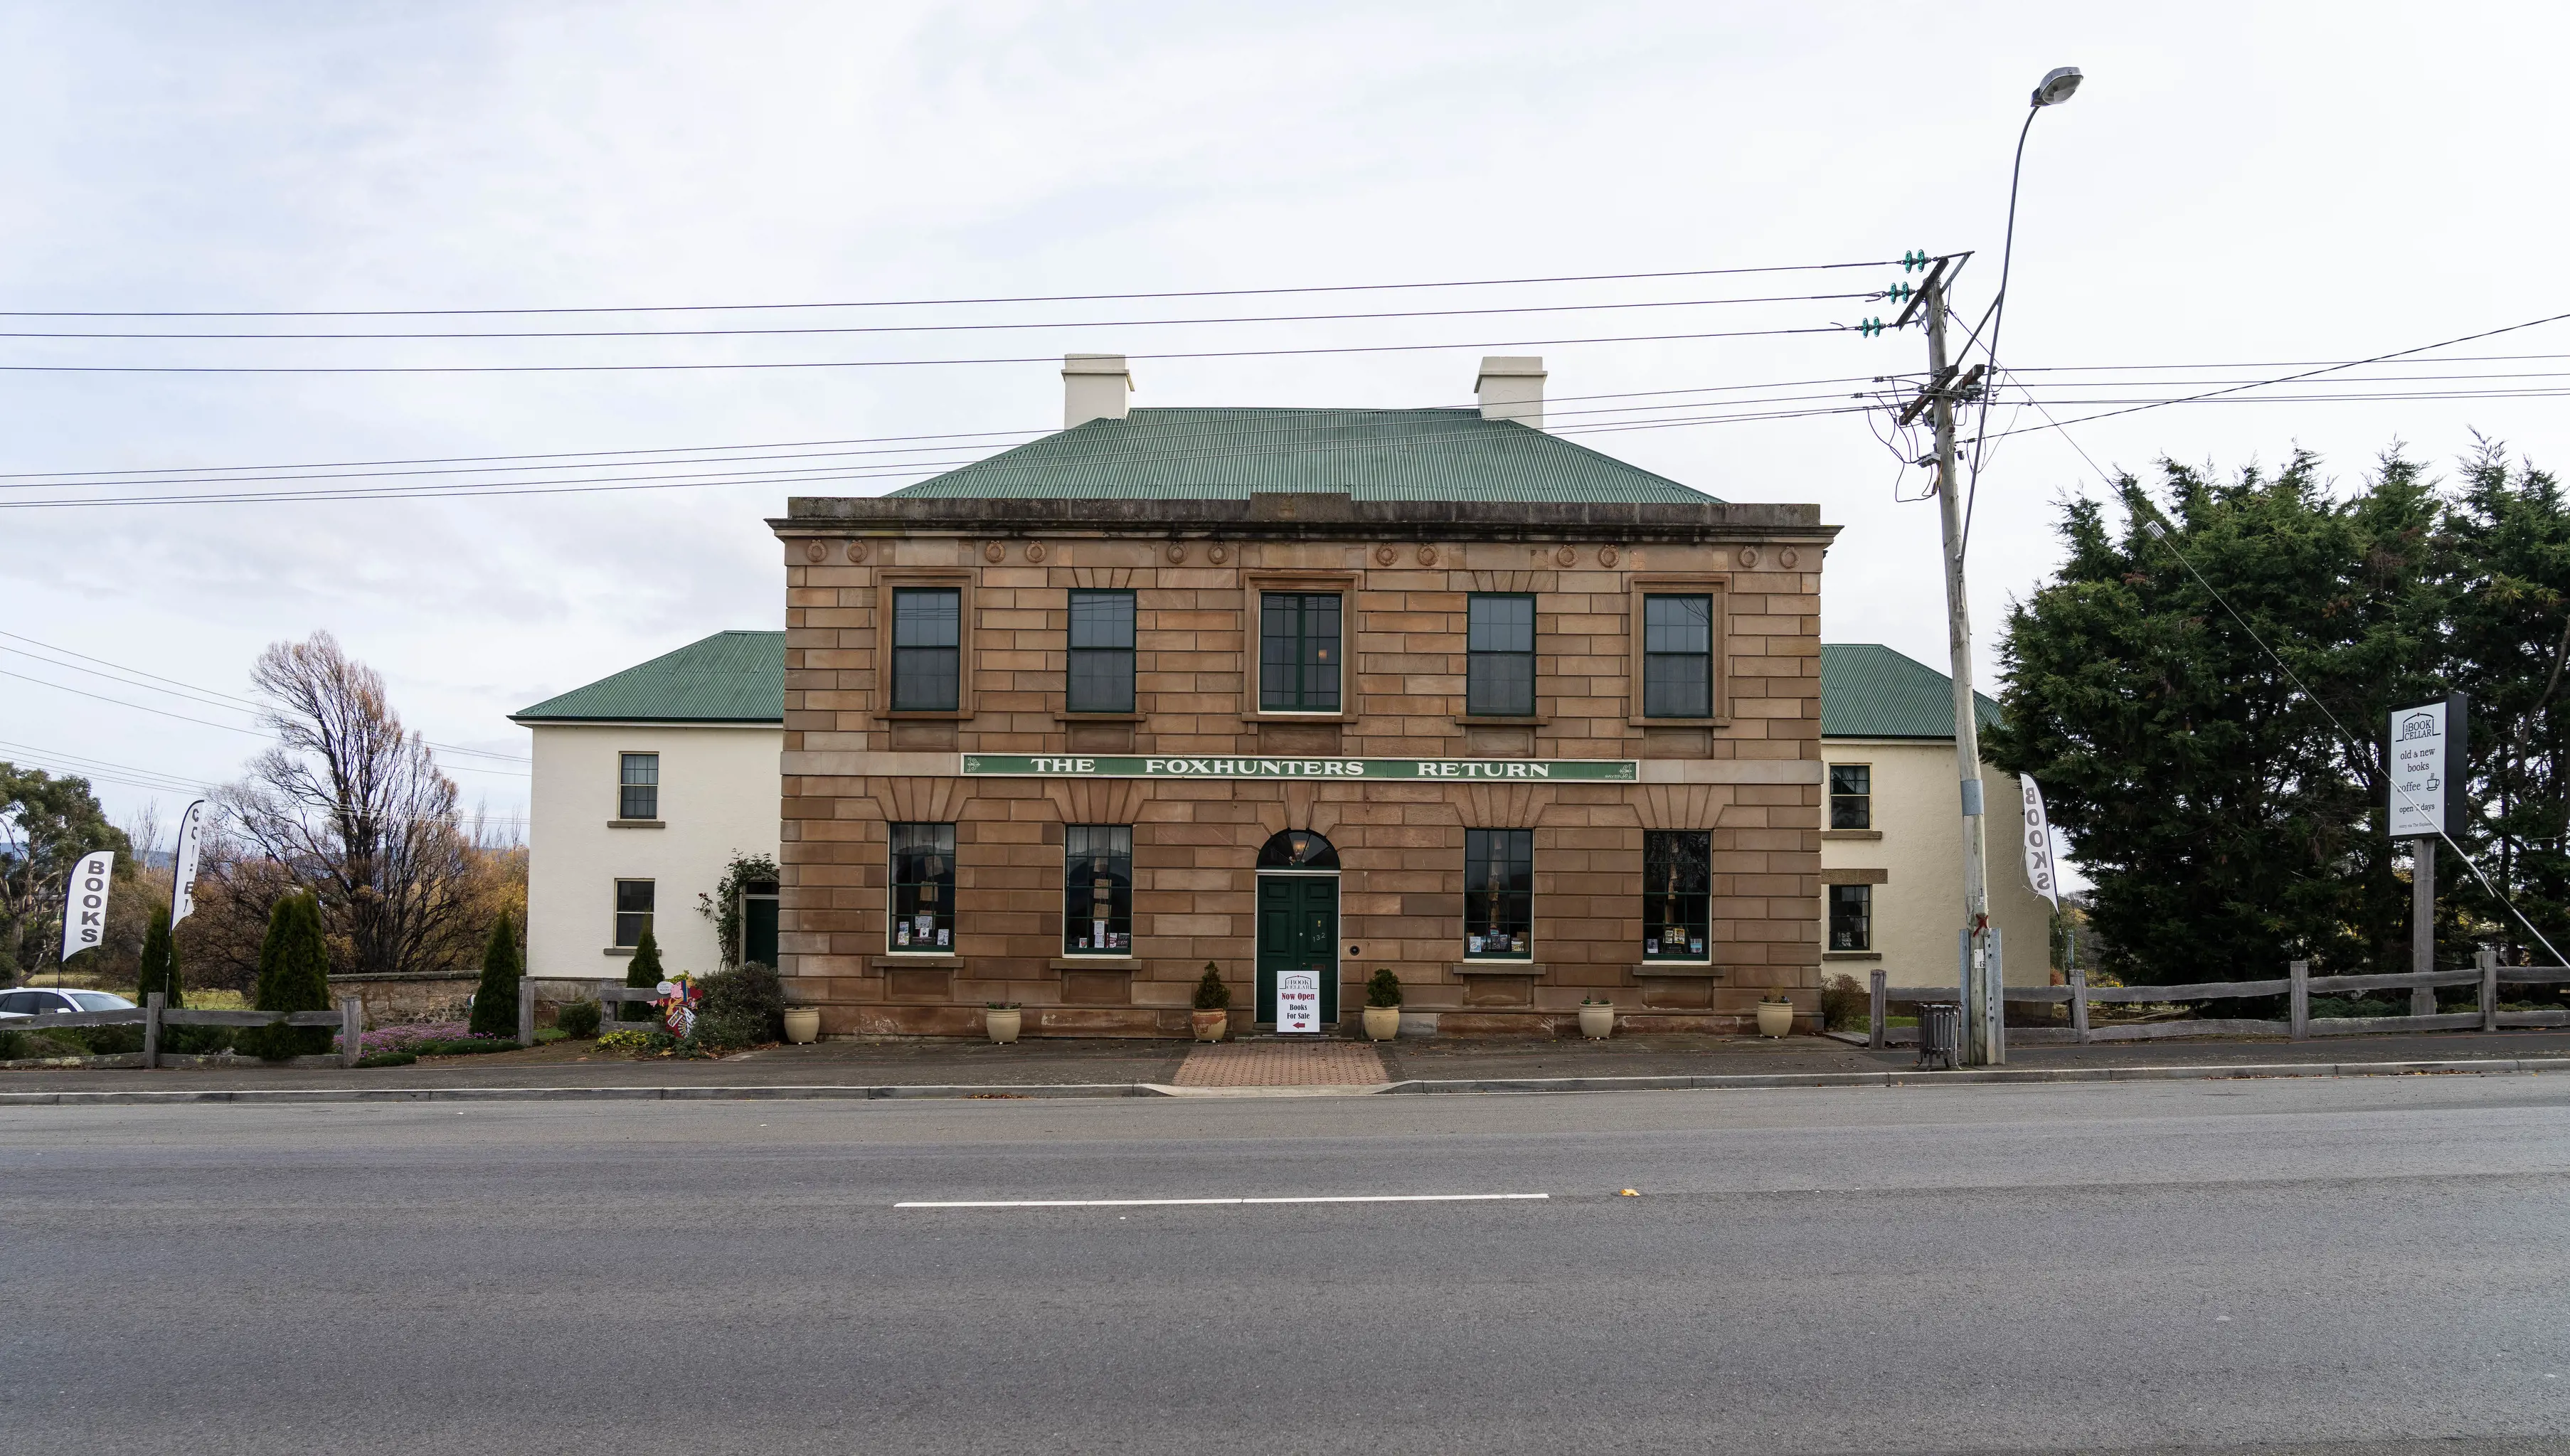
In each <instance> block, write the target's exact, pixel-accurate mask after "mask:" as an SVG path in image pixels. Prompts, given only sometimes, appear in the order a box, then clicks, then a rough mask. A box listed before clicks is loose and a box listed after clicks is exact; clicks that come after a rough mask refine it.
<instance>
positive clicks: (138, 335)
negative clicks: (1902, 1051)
mask: <svg viewBox="0 0 2570 1456" xmlns="http://www.w3.org/2000/svg"><path fill="white" fill-rule="evenodd" d="M1882 296H1883V293H1882V291H1881V290H1880V289H1877V290H1875V291H1872V292H1861V293H1777V294H1769V295H1764V296H1760V297H1754V298H1660V299H1642V300H1638V301H1631V302H1617V303H1522V304H1511V305H1508V306H1505V307H1490V308H1405V309H1394V310H1390V311H1383V312H1371V313H1264V314H1231V315H1224V316H1218V317H1210V318H1065V319H1059V320H1042V321H1034V320H1031V321H1026V322H1004V323H865V324H853V323H852V324H804V325H797V326H794V327H791V328H607V329H576V328H574V329H519V330H509V331H496V330H490V329H479V330H460V331H459V330H448V331H440V332H399V333H395V332H384V331H371V332H362V333H352V332H343V333H276V332H260V333H249V332H228V333H206V332H196V333H170V332H116V333H101V332H65V331H38V330H0V338H44V339H121V340H132V339H213V340H219V341H223V342H242V341H255V340H260V339H274V340H279V341H285V342H311V341H316V340H333V339H337V340H346V339H365V340H376V341H397V340H414V339H526V338H781V337H794V336H800V335H804V334H848V333H993V332H1003V333H1004V332H1012V331H1019V330H1029V329H1045V328H1190V327H1197V326H1201V325H1209V324H1233V323H1351V322H1365V321H1370V320H1374V319H1384V318H1470V317H1489V316H1492V315H1495V314H1501V313H1602V312H1609V311H1615V310H1622V309H1634V308H1714V307H1723V306H1727V305H1736V304H1749V303H1822V302H1838V301H1842V300H1845V299H1850V298H1881V297H1882Z"/></svg>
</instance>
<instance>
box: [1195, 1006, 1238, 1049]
mask: <svg viewBox="0 0 2570 1456" xmlns="http://www.w3.org/2000/svg"><path fill="white" fill-rule="evenodd" d="M1187 1024H1188V1025H1189V1026H1191V1027H1194V1028H1195V1033H1196V1040H1197V1041H1200V1042H1218V1041H1221V1040H1222V1034H1223V1032H1224V1030H1225V1029H1226V1028H1228V1027H1229V1026H1230V1025H1231V1013H1230V1012H1228V1011H1192V1012H1189V1013H1187Z"/></svg>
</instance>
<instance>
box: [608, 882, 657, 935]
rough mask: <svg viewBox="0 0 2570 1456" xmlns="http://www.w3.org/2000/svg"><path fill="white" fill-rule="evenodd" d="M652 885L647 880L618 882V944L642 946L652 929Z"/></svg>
mask: <svg viewBox="0 0 2570 1456" xmlns="http://www.w3.org/2000/svg"><path fill="white" fill-rule="evenodd" d="M651 884H652V882H651V881H649V880H647V879H621V880H618V881H617V882H616V944H618V945H619V946H630V945H641V944H642V932H643V931H645V930H648V929H650V928H651V893H652V892H651Z"/></svg>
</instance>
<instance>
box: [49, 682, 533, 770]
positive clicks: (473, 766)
mask: <svg viewBox="0 0 2570 1456" xmlns="http://www.w3.org/2000/svg"><path fill="white" fill-rule="evenodd" d="M56 666H58V667H61V666H68V665H67V664H56ZM100 676H102V677H104V676H105V675H104V674H101V675H100ZM0 678H15V679H17V680H18V681H19V682H21V683H33V684H35V685H36V686H37V687H39V688H51V689H53V690H54V691H55V692H57V693H69V694H72V695H74V696H75V697H80V698H93V699H96V700H97V701H99V702H101V703H112V704H114V705H116V706H117V707H119V708H131V709H133V710H134V711H135V712H137V713H150V714H157V715H159V716H160V717H162V718H173V719H177V720H178V721H179V722H181V723H193V724H196V725H198V726H199V727H201V728H220V729H222V730H223V731H224V732H227V733H239V734H241V735H243V736H244V737H252V738H265V737H267V736H268V735H267V734H266V733H263V732H260V731H259V730H257V729H256V728H240V727H237V726H235V725H232V724H227V723H214V722H213V721H211V720H209V719H202V718H190V717H189V716H188V715H186V714H184V713H172V712H170V711H169V710H168V709H166V708H154V707H152V706H150V705H149V704H143V703H128V702H126V701H125V700H124V699H122V698H110V697H108V696H107V695H106V694H104V693H92V692H89V691H87V690H86V689H81V688H73V687H70V686H67V685H65V684H62V683H50V682H47V681H46V680H44V679H42V678H30V677H28V676H27V675H26V674H24V673H12V672H10V671H9V670H8V669H6V668H0ZM128 686H131V687H138V688H139V687H141V686H143V685H141V684H139V683H137V684H130V685H128ZM422 741H423V742H425V741H426V740H425V739H422ZM464 751H466V752H471V751H474V750H473V749H465V750H464ZM492 756H495V757H496V756H498V755H496V754H494V755H492ZM444 766H446V767H449V768H453V769H455V770H457V771H459V772H463V773H497V774H501V775H503V776H505V777H509V778H525V777H528V776H529V775H528V774H527V773H526V772H522V771H520V770H518V769H514V768H485V767H483V766H481V765H480V764H478V763H449V764H446V765H444Z"/></svg>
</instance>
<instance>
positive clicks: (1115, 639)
mask: <svg viewBox="0 0 2570 1456" xmlns="http://www.w3.org/2000/svg"><path fill="white" fill-rule="evenodd" d="M1067 707H1068V709H1069V711H1070V712H1072V713H1131V712H1132V711H1133V594H1132V593H1131V592H1073V593H1071V683H1070V694H1069V699H1068V703H1067Z"/></svg>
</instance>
